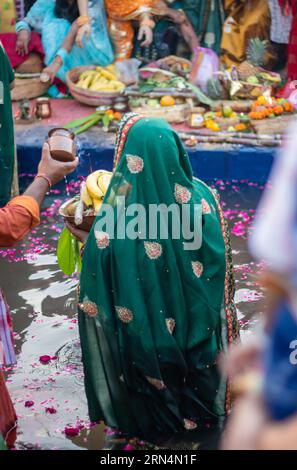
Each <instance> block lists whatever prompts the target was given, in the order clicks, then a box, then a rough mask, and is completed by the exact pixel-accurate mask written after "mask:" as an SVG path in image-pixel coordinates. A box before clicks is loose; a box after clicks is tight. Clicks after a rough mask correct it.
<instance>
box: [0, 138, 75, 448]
mask: <svg viewBox="0 0 297 470" xmlns="http://www.w3.org/2000/svg"><path fill="white" fill-rule="evenodd" d="M77 163H78V160H77V159H76V161H74V162H71V163H60V162H57V161H56V160H53V159H52V158H51V157H50V153H49V148H48V145H47V144H45V145H44V148H43V152H42V159H41V162H40V164H39V167H38V174H37V176H36V178H35V180H34V182H33V183H32V184H31V185H30V186H29V187H28V189H27V190H26V191H25V193H24V194H23V195H22V196H18V197H16V198H14V199H12V200H11V201H10V202H9V203H8V204H7V205H6V206H5V207H3V208H2V209H0V246H1V247H10V246H13V245H15V244H16V243H17V242H18V241H20V240H21V239H22V238H23V237H24V236H25V235H27V233H28V232H29V231H30V230H31V229H32V228H34V227H35V226H36V225H38V224H39V222H40V219H39V216H40V205H41V203H42V201H43V199H44V197H45V195H46V193H47V191H48V190H49V188H50V187H51V185H54V184H56V183H57V182H58V181H60V180H61V179H62V178H63V177H64V176H65V175H67V174H68V173H70V172H72V171H73V170H75V168H76V166H77ZM15 362H16V361H15V354H14V350H13V340H12V324H11V316H10V312H9V308H8V305H7V304H6V302H5V298H4V294H3V292H2V290H1V288H0V446H1V442H3V440H4V441H5V442H6V444H7V446H8V447H12V446H13V444H14V441H15V438H16V422H17V417H16V414H15V411H14V408H13V404H12V401H11V399H10V396H9V393H8V390H7V388H6V385H5V380H4V373H3V369H4V368H5V367H6V366H9V365H13V364H15ZM2 437H3V440H2ZM0 448H1V447H0Z"/></svg>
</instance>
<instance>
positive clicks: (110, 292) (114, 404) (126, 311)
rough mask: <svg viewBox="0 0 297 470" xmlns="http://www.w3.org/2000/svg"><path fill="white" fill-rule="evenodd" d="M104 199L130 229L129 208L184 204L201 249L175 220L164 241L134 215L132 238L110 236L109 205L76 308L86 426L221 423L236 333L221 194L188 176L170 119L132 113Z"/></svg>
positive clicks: (163, 431)
mask: <svg viewBox="0 0 297 470" xmlns="http://www.w3.org/2000/svg"><path fill="white" fill-rule="evenodd" d="M119 196H121V198H122V200H123V199H124V206H125V207H124V208H123V206H122V208H120V209H119V206H118V205H117V204H118V199H117V198H118V197H119ZM104 204H106V205H108V207H109V208H110V207H111V208H112V213H114V214H115V220H116V229H119V226H120V225H121V226H122V228H123V227H124V228H125V230H126V231H125V233H127V231H128V229H129V228H131V224H133V223H135V213H134V215H132V212H131V211H130V209H129V208H131V204H135V205H136V206H134V209H135V208H137V211H140V206H141V208H144V209H145V211H146V213H147V212H148V211H149V208H150V207H151V205H154V204H156V205H159V204H164V205H166V207H169V206H171V205H175V206H176V207H177V208H178V209H182V208H183V207H185V206H188V207H189V209H190V210H189V214H190V222H191V227H194V226H195V230H196V234H195V235H196V239H197V240H198V246H197V247H195V249H186V248H185V247H186V243H185V239H183V238H181V237H179V238H178V237H176V238H174V237H173V236H171V234H172V229H174V227H175V228H176V226H174V227H173V217H172V218H171V217H169V218H168V220H169V222H168V225H169V229H168V232H169V236H168V237H166V236H162V235H161V234H158V235H157V237H155V236H154V237H151V238H149V229H150V228H151V227H150V226H149V223H148V222H147V221H145V223H144V224H143V219H141V217H138V219H137V224H136V228H137V229H136V232H135V234H136V236H135V237H134V239H131V238H132V237H131V236H130V238H128V237H127V236H119V235H118V236H117V237H114V238H113V237H112V235H111V232H110V230H108V229H107V226H106V227H105V228H103V223H104V222H103V221H104V217H106V213H105V210H104V208H103V207H102V209H101V212H100V214H99V215H98V217H97V220H96V223H95V224H94V226H93V228H92V230H91V232H90V234H89V236H88V240H87V243H86V246H85V249H84V255H83V268H82V274H81V286H80V303H79V330H80V337H81V346H82V353H83V363H84V370H85V388H86V394H87V398H88V405H89V414H90V418H91V420H92V421H99V420H103V421H104V422H105V423H106V424H107V425H108V426H110V427H112V428H117V429H120V430H121V431H123V432H125V433H127V434H129V435H133V436H137V437H141V438H145V439H147V440H149V439H151V438H152V437H156V436H157V435H158V434H159V435H169V434H171V433H179V432H182V431H184V430H185V429H186V430H192V429H195V428H197V426H198V425H200V424H202V423H205V421H207V422H214V423H217V422H218V421H220V420H223V419H224V417H225V416H226V413H227V412H228V410H229V408H230V394H229V388H228V385H227V383H226V382H225V380H224V379H223V378H222V377H221V375H220V373H219V368H218V356H219V354H220V353H221V352H223V351H225V350H226V349H227V348H228V344H230V343H231V342H232V341H234V340H235V339H236V338H237V334H238V330H237V320H236V310H235V307H234V303H233V295H234V279H233V271H232V260H231V249H230V244H229V237H228V231H227V228H226V224H225V221H224V217H223V213H222V209H221V207H220V204H219V201H218V197H217V195H216V194H215V193H214V192H213V191H212V190H211V189H209V188H208V187H207V186H206V185H205V184H204V183H202V182H201V181H198V180H196V179H195V178H193V175H192V170H191V166H190V162H189V158H188V155H187V153H186V151H185V149H184V147H183V145H182V143H181V141H180V139H179V137H178V135H177V134H176V133H175V131H174V130H173V129H172V128H171V127H170V126H169V125H168V124H167V123H166V122H165V121H163V120H161V119H147V118H141V117H139V116H137V115H127V116H126V117H125V118H124V120H123V122H122V123H121V126H120V131H119V135H118V139H117V145H116V152H115V170H114V175H113V178H112V180H111V183H110V186H109V189H108V191H107V193H106V196H105V198H104ZM137 213H138V214H140V213H141V212H137ZM195 214H196V216H197V214H198V221H199V222H198V224H196V223H195V221H194V217H195ZM106 220H107V219H106ZM175 223H176V220H175Z"/></svg>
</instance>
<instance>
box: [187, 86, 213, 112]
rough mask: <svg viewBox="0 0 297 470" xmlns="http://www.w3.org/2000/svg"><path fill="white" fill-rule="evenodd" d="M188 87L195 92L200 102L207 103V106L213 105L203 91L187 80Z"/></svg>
mask: <svg viewBox="0 0 297 470" xmlns="http://www.w3.org/2000/svg"><path fill="white" fill-rule="evenodd" d="M188 88H190V89H191V90H192V92H193V93H195V95H196V97H197V98H198V100H199V101H200V103H203V104H207V105H208V106H212V105H213V101H212V100H211V99H210V98H209V97H208V96H206V95H205V94H204V93H203V91H201V90H200V88H198V87H196V86H195V85H193V83H190V82H189V83H188Z"/></svg>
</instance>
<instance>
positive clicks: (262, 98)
mask: <svg viewBox="0 0 297 470" xmlns="http://www.w3.org/2000/svg"><path fill="white" fill-rule="evenodd" d="M257 103H258V105H260V106H265V104H266V98H265V96H259V98H258V99H257Z"/></svg>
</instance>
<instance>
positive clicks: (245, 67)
mask: <svg viewBox="0 0 297 470" xmlns="http://www.w3.org/2000/svg"><path fill="white" fill-rule="evenodd" d="M267 46H268V42H267V41H266V40H265V41H263V40H262V39H260V38H253V39H250V41H249V44H248V47H247V52H246V60H245V61H244V62H242V64H240V65H239V67H238V75H239V78H240V80H242V81H246V80H247V79H248V77H251V76H253V75H257V74H258V73H260V72H261V67H263V65H264V58H265V54H266V51H267Z"/></svg>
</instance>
